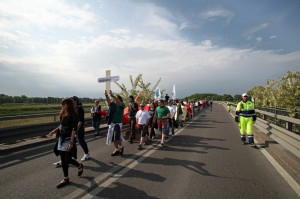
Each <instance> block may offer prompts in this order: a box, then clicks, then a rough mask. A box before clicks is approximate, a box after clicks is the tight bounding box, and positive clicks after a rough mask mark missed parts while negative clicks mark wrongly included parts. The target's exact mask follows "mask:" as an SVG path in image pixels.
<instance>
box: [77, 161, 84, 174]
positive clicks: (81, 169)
mask: <svg viewBox="0 0 300 199" xmlns="http://www.w3.org/2000/svg"><path fill="white" fill-rule="evenodd" d="M82 173H83V164H79V167H78V173H77V175H78V176H81V175H82Z"/></svg>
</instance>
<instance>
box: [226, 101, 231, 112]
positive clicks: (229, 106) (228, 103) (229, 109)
mask: <svg viewBox="0 0 300 199" xmlns="http://www.w3.org/2000/svg"><path fill="white" fill-rule="evenodd" d="M226 104H227V111H228V112H230V111H231V104H230V102H227V103H226Z"/></svg>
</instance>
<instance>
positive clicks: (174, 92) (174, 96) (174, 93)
mask: <svg viewBox="0 0 300 199" xmlns="http://www.w3.org/2000/svg"><path fill="white" fill-rule="evenodd" d="M172 99H173V100H175V99H176V90H175V84H174V85H173V91H172Z"/></svg>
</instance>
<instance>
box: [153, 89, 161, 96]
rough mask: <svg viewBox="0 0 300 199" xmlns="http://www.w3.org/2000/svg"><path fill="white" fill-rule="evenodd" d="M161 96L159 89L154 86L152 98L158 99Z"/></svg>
mask: <svg viewBox="0 0 300 199" xmlns="http://www.w3.org/2000/svg"><path fill="white" fill-rule="evenodd" d="M160 98H161V93H160V89H159V88H158V87H156V90H155V93H154V99H160Z"/></svg>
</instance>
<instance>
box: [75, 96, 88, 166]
mask: <svg viewBox="0 0 300 199" xmlns="http://www.w3.org/2000/svg"><path fill="white" fill-rule="evenodd" d="M72 99H73V101H74V104H75V107H76V108H77V112H78V126H77V138H78V140H79V144H80V146H81V148H82V149H83V151H84V155H83V157H82V158H81V161H85V160H89V159H90V155H89V148H88V146H87V143H86V142H85V138H84V136H85V135H84V134H85V130H84V109H83V106H82V103H80V102H79V98H78V97H77V96H73V97H72Z"/></svg>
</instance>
